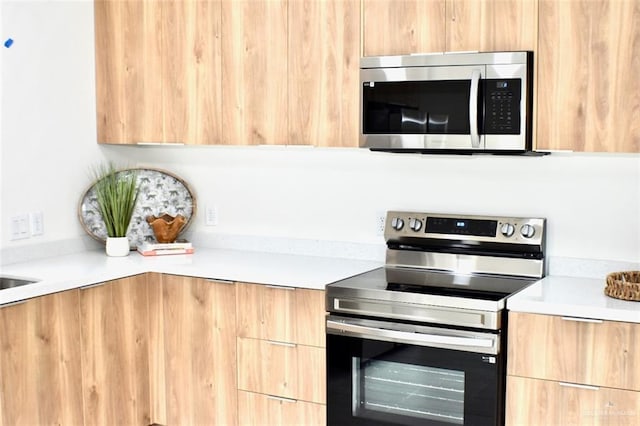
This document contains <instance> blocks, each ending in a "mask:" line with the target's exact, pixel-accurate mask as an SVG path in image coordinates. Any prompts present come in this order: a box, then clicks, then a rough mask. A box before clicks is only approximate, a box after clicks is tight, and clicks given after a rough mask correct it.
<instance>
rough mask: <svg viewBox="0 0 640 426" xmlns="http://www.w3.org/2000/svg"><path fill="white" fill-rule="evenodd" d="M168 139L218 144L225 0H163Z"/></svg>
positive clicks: (166, 134)
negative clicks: (222, 28) (222, 20)
mask: <svg viewBox="0 0 640 426" xmlns="http://www.w3.org/2000/svg"><path fill="white" fill-rule="evenodd" d="M157 3H159V5H160V6H159V7H161V8H162V10H163V13H162V26H161V34H163V50H164V52H163V54H162V56H163V59H164V60H163V81H164V85H163V102H162V104H163V108H164V114H163V118H164V139H163V140H164V141H167V142H184V143H186V144H190V145H195V144H197V145H203V144H218V143H220V140H221V136H220V135H221V129H222V99H221V95H222V85H221V82H220V81H221V78H220V77H221V71H220V66H221V58H222V51H221V50H222V47H221V19H222V16H221V15H222V9H221V0H171V1H167V0H163V1H161V2H157Z"/></svg>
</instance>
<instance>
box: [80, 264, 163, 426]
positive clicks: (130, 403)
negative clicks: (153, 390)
mask: <svg viewBox="0 0 640 426" xmlns="http://www.w3.org/2000/svg"><path fill="white" fill-rule="evenodd" d="M146 280H147V276H146V275H136V276H133V277H129V278H124V279H121V280H117V281H110V282H107V283H105V284H101V285H99V286H96V287H90V288H86V289H81V290H80V330H81V335H82V345H81V348H82V350H81V352H82V375H83V398H84V424H85V425H91V424H96V425H106V424H130V425H146V424H150V423H151V407H150V394H149V386H150V378H149V328H148V305H147V281H146ZM76 368H77V366H76Z"/></svg>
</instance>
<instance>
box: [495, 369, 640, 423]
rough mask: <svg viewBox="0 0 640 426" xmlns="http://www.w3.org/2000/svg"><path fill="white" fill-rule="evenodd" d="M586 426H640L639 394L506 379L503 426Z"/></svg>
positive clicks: (539, 381) (521, 378)
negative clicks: (504, 421)
mask: <svg viewBox="0 0 640 426" xmlns="http://www.w3.org/2000/svg"><path fill="white" fill-rule="evenodd" d="M587 424H589V425H609V424H610V425H617V426H624V425H629V426H631V425H637V424H640V392H635V391H625V390H619V389H611V388H605V387H600V388H598V387H586V386H582V385H577V386H576V385H573V384H567V383H561V382H555V381H549V380H539V379H529V378H525V377H515V376H508V377H507V402H506V425H507V426H509V425H514V426H515V425H587Z"/></svg>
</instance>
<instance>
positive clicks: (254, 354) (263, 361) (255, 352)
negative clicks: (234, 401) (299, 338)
mask: <svg viewBox="0 0 640 426" xmlns="http://www.w3.org/2000/svg"><path fill="white" fill-rule="evenodd" d="M324 351H325V350H324V348H319V347H313V346H304V345H296V344H293V343H282V342H272V341H268V340H257V339H245V338H238V389H241V390H246V391H250V392H256V393H263V394H268V395H275V396H280V397H285V398H292V399H300V400H303V401H310V402H316V403H320V404H324V403H325V401H326V396H325V395H326V384H325V382H326V374H325V370H326V367H325V352H324Z"/></svg>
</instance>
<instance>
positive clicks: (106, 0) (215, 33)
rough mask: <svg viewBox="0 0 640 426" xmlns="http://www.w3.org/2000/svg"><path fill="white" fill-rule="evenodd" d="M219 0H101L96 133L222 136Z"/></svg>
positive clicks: (118, 137) (104, 138)
mask: <svg viewBox="0 0 640 426" xmlns="http://www.w3.org/2000/svg"><path fill="white" fill-rule="evenodd" d="M220 8H221V6H220V1H219V0H206V1H202V0H198V1H196V0H166V1H155V0H95V33H96V91H97V121H98V123H97V124H98V141H99V142H102V143H124V144H135V143H139V142H153V143H162V142H171V143H175V142H178V143H187V144H203V143H218V141H219V135H220V126H221V122H220V121H221V98H220V92H221V87H220V45H221V40H220V22H221V21H220V20H221V10H220Z"/></svg>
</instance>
